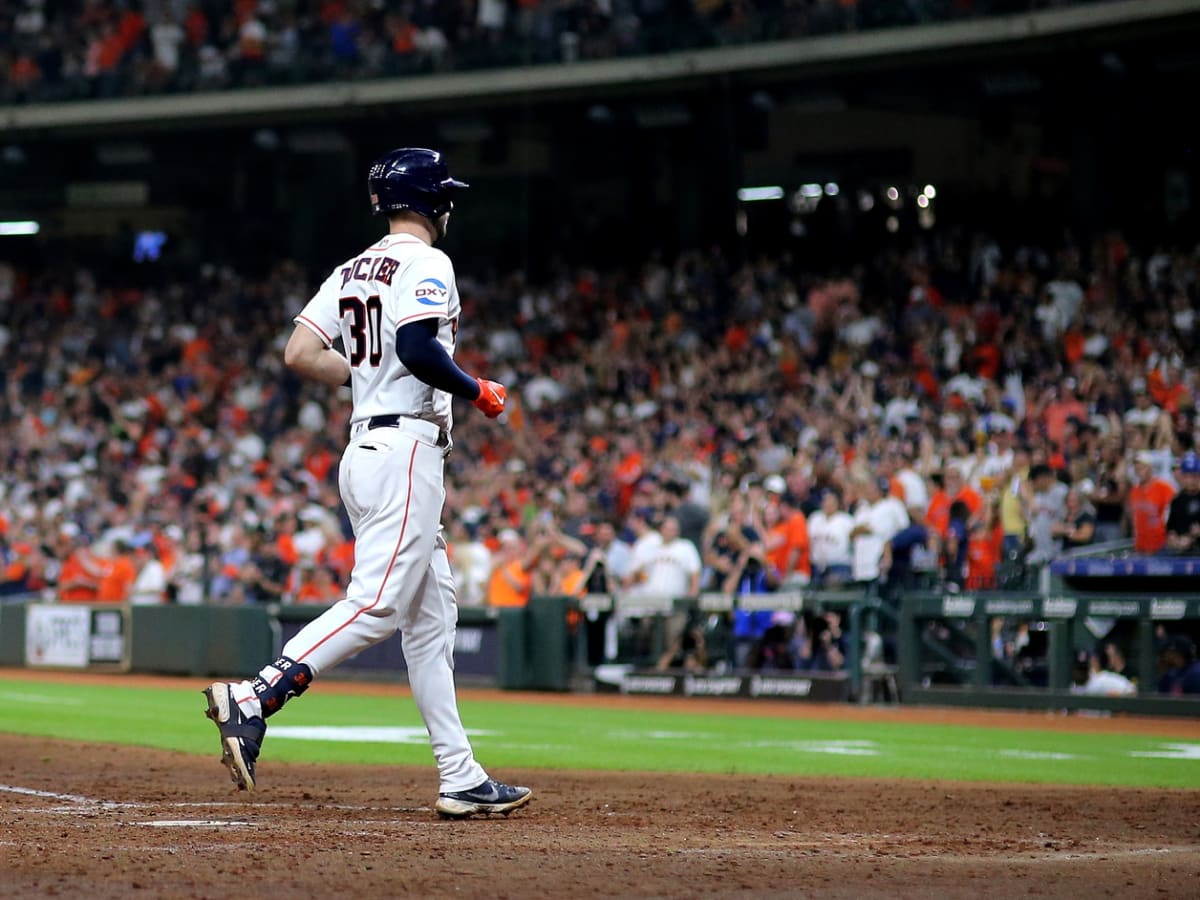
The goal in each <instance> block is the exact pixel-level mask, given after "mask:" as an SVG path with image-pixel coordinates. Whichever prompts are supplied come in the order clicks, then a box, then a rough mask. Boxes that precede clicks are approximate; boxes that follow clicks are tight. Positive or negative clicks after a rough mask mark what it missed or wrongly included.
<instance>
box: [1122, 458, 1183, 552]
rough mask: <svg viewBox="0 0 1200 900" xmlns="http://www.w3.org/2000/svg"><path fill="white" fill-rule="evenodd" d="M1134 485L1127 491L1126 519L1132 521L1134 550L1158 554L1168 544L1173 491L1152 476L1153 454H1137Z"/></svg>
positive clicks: (1173, 489)
mask: <svg viewBox="0 0 1200 900" xmlns="http://www.w3.org/2000/svg"><path fill="white" fill-rule="evenodd" d="M1133 474H1134V477H1135V478H1136V479H1137V484H1136V485H1135V486H1134V487H1132V488H1130V490H1129V501H1128V502H1129V516H1130V518H1131V519H1132V520H1133V549H1134V550H1136V551H1137V552H1138V553H1157V552H1158V551H1159V550H1161V549H1162V548H1163V547H1164V546H1166V543H1167V514H1168V511H1169V510H1170V508H1171V500H1172V499H1174V497H1175V488H1173V487H1171V485H1170V484H1168V483H1167V482H1166V481H1164V480H1163V479H1161V478H1159V477H1157V476H1156V475H1155V474H1154V454H1153V453H1152V452H1151V451H1149V450H1139V451H1138V454H1137V456H1135V457H1134V463H1133Z"/></svg>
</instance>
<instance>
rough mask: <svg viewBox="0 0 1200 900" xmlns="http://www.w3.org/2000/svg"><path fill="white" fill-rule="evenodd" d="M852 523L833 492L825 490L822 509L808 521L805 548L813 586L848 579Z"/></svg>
mask: <svg viewBox="0 0 1200 900" xmlns="http://www.w3.org/2000/svg"><path fill="white" fill-rule="evenodd" d="M853 528H854V519H853V518H852V517H851V516H850V514H849V513H847V512H845V511H844V510H842V508H841V497H840V496H839V494H838V492H837V490H836V489H835V488H826V489H825V493H824V494H823V495H822V496H821V508H820V509H819V510H817V511H816V512H815V513H813V514H812V515H811V516H809V517H808V547H809V558H810V560H811V562H812V574H813V582H814V583H815V584H822V585H826V586H829V585H832V584H838V583H841V582H843V581H847V580H849V578H850V560H851V555H850V531H851V529H853Z"/></svg>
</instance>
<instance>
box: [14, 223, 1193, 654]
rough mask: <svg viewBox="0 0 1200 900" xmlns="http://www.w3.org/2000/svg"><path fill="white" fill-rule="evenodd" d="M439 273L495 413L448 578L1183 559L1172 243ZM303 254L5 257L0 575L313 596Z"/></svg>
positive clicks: (455, 487) (330, 416)
mask: <svg viewBox="0 0 1200 900" xmlns="http://www.w3.org/2000/svg"><path fill="white" fill-rule="evenodd" d="M460 265H461V269H462V272H461V273H460V282H459V288H460V292H461V295H462V298H463V316H462V329H461V331H460V333H459V348H460V349H459V358H460V360H461V362H462V363H463V365H464V367H465V368H467V369H468V370H469V371H483V372H486V373H488V375H489V376H491V377H494V378H496V379H497V380H499V381H501V382H503V383H505V384H507V385H509V386H510V404H509V409H508V411H507V412H506V413H505V416H504V420H503V421H502V422H501V423H499V425H498V424H497V423H494V422H490V421H487V420H485V419H483V418H482V417H480V416H475V415H471V414H470V412H471V411H470V410H469V409H465V408H464V409H463V410H460V415H459V417H458V420H457V424H456V428H455V432H454V441H455V449H454V451H453V453H452V454H451V455H450V457H449V458H448V461H447V466H448V477H447V484H448V491H447V500H446V514H445V524H446V527H447V530H448V536H449V539H450V546H451V552H452V555H453V562H454V565H455V568H456V570H457V574H458V578H459V580H460V591H461V602H462V603H463V604H464V605H479V604H485V603H492V604H495V605H504V604H520V603H523V602H525V600H526V599H527V598H528V597H529V596H530V595H531V594H533V593H565V594H569V595H574V594H581V593H586V592H597V591H620V592H632V593H633V594H635V595H636V594H637V593H638V592H642V593H644V594H647V595H650V594H670V595H689V594H695V593H697V592H701V591H717V592H734V593H747V592H770V591H776V590H780V589H784V590H786V589H788V588H790V587H794V586H802V585H806V584H817V585H824V586H832V585H843V584H849V585H853V586H855V587H859V588H865V589H868V590H874V591H878V592H879V593H880V594H881V595H884V596H885V597H886V596H894V595H895V593H896V592H898V591H901V590H904V589H906V588H909V587H914V586H921V585H945V586H947V589H950V590H954V589H956V588H959V589H975V588H985V587H994V586H1000V587H1004V586H1012V585H1013V584H1014V583H1015V582H1014V581H1013V579H1019V578H1023V577H1025V574H1026V573H1027V572H1028V570H1029V569H1028V567H1029V566H1030V564H1034V565H1036V564H1040V563H1044V562H1046V561H1047V560H1050V559H1052V558H1054V557H1055V556H1056V555H1058V554H1060V553H1062V552H1064V550H1066V549H1069V548H1076V547H1080V546H1087V545H1089V544H1093V543H1098V542H1107V541H1113V540H1121V539H1128V538H1132V540H1133V542H1134V545H1135V547H1136V550H1137V551H1138V552H1142V553H1185V554H1188V553H1195V552H1196V548H1195V542H1196V540H1197V535H1198V534H1200V460H1197V459H1196V457H1195V456H1194V455H1191V451H1192V450H1193V448H1194V447H1195V446H1196V440H1197V437H1198V434H1197V427H1198V423H1197V419H1196V406H1195V400H1196V397H1197V394H1198V391H1200V367H1198V366H1197V363H1196V360H1197V359H1198V358H1200V357H1198V356H1197V353H1196V349H1197V348H1196V345H1197V339H1198V337H1200V334H1198V332H1197V323H1196V317H1195V312H1194V310H1195V308H1196V305H1197V304H1196V301H1197V297H1196V292H1197V273H1198V271H1200V255H1197V254H1196V253H1195V252H1193V251H1191V250H1190V248H1188V249H1184V250H1178V249H1172V248H1165V247H1149V248H1141V247H1136V246H1133V245H1131V244H1130V243H1129V242H1127V241H1126V240H1125V238H1124V237H1123V236H1122V235H1120V234H1118V233H1115V232H1110V233H1106V234H1104V235H1102V236H1100V237H1099V238H1097V239H1095V240H1094V241H1090V242H1088V243H1079V242H1076V241H1074V240H1072V239H1070V238H1064V239H1063V240H1062V241H1061V242H1060V243H1059V244H1058V245H1057V246H1048V247H1040V246H1034V245H1020V244H1004V245H1002V244H1001V243H1000V242H998V241H996V240H993V239H992V238H990V237H989V236H988V235H986V234H960V233H956V232H952V231H947V232H934V233H929V234H926V235H923V236H922V237H920V238H919V239H916V240H914V242H913V243H912V245H911V246H909V247H908V248H907V249H905V250H903V251H901V250H889V251H886V252H884V253H881V254H880V255H879V256H877V257H876V258H872V259H865V260H863V261H862V263H861V264H860V265H859V266H857V267H855V268H853V269H852V270H848V271H845V272H833V273H817V272H813V271H811V270H809V269H808V268H807V267H806V266H805V265H804V264H803V263H802V262H801V261H800V260H798V259H795V258H792V257H790V256H788V255H784V256H779V257H773V258H760V259H754V260H752V261H748V262H745V263H734V262H733V261H731V260H729V259H727V258H726V257H724V256H723V255H722V254H721V253H720V252H717V251H707V252H703V253H701V252H687V253H683V254H680V255H679V256H678V257H676V258H674V259H665V258H662V257H660V256H659V255H651V256H650V257H649V258H647V259H644V260H643V261H641V263H640V264H638V265H637V266H635V267H633V268H631V269H628V270H613V271H605V272H598V271H595V270H592V269H590V268H587V267H568V266H565V265H563V266H560V267H558V269H557V270H556V271H555V272H554V273H553V274H552V275H551V276H549V277H547V278H546V279H544V280H541V281H539V282H538V283H532V282H530V281H528V280H527V279H526V278H525V277H524V276H523V275H522V274H521V273H512V274H510V275H507V276H504V277H495V278H491V279H488V280H477V279H475V278H473V277H472V276H471V275H470V264H469V261H463V263H462V264H460ZM323 274H324V273H318V272H307V271H305V270H303V269H302V268H301V267H299V266H298V265H296V264H295V263H292V262H281V263H279V264H278V265H277V266H276V267H275V268H274V270H273V271H272V272H271V273H270V274H269V276H268V277H265V278H263V279H262V280H248V279H246V278H243V277H240V276H239V275H238V274H237V273H236V272H233V271H231V270H229V269H227V268H222V267H216V266H210V267H206V268H205V269H204V270H203V271H201V272H198V273H197V274H196V275H195V277H194V278H190V279H187V280H171V281H169V282H167V283H163V284H160V285H158V286H156V287H153V288H133V287H130V286H128V285H120V284H111V283H99V282H98V281H97V279H96V278H95V277H94V276H93V275H92V274H91V273H90V272H89V271H87V270H85V269H82V268H77V267H63V266H56V267H53V268H50V269H46V270H41V271H23V270H18V269H15V268H13V267H11V266H10V265H7V264H3V263H0V353H3V354H4V357H5V359H6V362H7V364H6V366H5V367H3V369H2V370H0V454H2V457H3V459H2V463H0V465H2V466H3V469H4V473H5V477H4V479H3V482H2V484H0V563H2V564H3V582H2V583H0V591H3V592H7V593H21V594H27V593H31V592H32V593H39V592H48V593H51V594H55V595H58V596H60V597H61V598H62V599H64V600H132V601H133V602H169V601H174V602H179V603H199V602H210V603H220V604H236V603H262V602H285V603H290V602H297V603H303V602H318V603H321V602H328V601H330V600H332V599H335V598H336V597H338V596H339V594H340V588H341V585H344V584H345V583H346V580H347V577H346V576H347V573H348V571H349V567H350V565H351V564H352V560H353V545H352V542H351V540H350V537H351V536H350V533H349V530H348V528H347V523H346V520H345V519H344V517H343V515H342V514H341V512H340V504H339V501H338V495H337V489H336V467H337V461H338V454H339V452H340V448H341V447H342V446H343V444H344V439H345V428H346V423H347V416H348V411H349V397H348V392H347V391H334V392H330V391H328V390H325V389H322V388H319V387H314V386H313V385H310V384H302V383H300V382H299V381H297V380H296V379H295V378H294V377H293V376H291V375H290V374H289V373H288V372H287V371H285V370H284V368H283V366H282V347H283V344H284V342H285V341H286V338H287V336H288V334H289V333H290V330H291V317H292V316H293V315H294V314H295V313H296V312H297V311H298V310H299V309H300V308H301V307H302V306H303V304H304V302H305V300H306V299H307V297H308V296H309V293H310V291H311V289H312V286H313V284H315V283H316V282H315V279H316V278H317V277H320V276H323ZM759 615H760V616H761V617H760V618H755V617H754V616H746V617H743V618H742V619H739V620H738V621H736V622H734V623H733V627H734V631H735V633H737V634H740V635H753V636H755V637H758V638H761V637H762V636H763V635H764V634H766V633H767V632H768V630H769V629H771V628H773V627H776V626H779V630H778V631H776V632H773V633H772V634H777V635H778V634H782V635H783V638H782V639H781V640H780V641H777V642H770V641H768V642H760V644H759V645H758V646H757V647H756V648H755V650H754V652H756V653H758V654H759V656H760V658H767V659H768V662H766V663H765V664H766V665H776V666H778V667H789V666H790V667H812V666H818V667H819V666H835V665H837V664H838V660H839V657H842V656H844V648H839V645H838V643H837V641H834V642H833V644H832V646H831V647H826V646H824V645H823V644H822V643H821V642H822V641H828V640H830V637H834V636H837V632H836V631H835V630H834V623H830V622H824V623H822V622H814V621H805V620H804V618H803V617H801V618H800V620H799V623H798V622H797V620H796V619H795V618H794V617H793V618H792V619H791V620H787V617H786V616H779V615H774V616H773V615H772V614H770V613H766V614H759ZM800 624H802V625H803V630H804V633H801V632H802V628H801V627H799V626H800ZM739 629H740V630H739ZM823 634H827V635H829V636H830V637H821V635H823ZM597 640H601V638H600V637H597ZM680 649H681V651H682V650H683V648H680ZM691 649H692V650H693V655H695V648H691ZM831 650H832V652H830V651H831ZM764 654H765V655H766V656H765V657H764Z"/></svg>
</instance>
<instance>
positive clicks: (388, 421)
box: [367, 414, 450, 447]
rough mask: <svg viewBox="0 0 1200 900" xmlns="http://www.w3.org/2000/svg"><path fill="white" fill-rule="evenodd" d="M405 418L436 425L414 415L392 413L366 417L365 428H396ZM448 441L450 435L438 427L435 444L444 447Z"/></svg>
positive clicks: (372, 429) (370, 429)
mask: <svg viewBox="0 0 1200 900" xmlns="http://www.w3.org/2000/svg"><path fill="white" fill-rule="evenodd" d="M405 419H412V420H413V421H416V422H425V423H426V424H429V425H433V426H434V427H435V428H436V427H437V426H436V425H435V423H433V422H430V421H429V420H428V419H418V418H416V416H401V415H396V414H394V415H390V416H371V418H369V419H367V430H368V431H374V430H375V429H376V428H396V427H398V426H399V425H400V423H401V422H402V421H404V420H405ZM449 443H450V436H449V435H448V434H446V431H445V429H444V428H438V437H437V445H438V446H439V447H445V446H446V445H447V444H449Z"/></svg>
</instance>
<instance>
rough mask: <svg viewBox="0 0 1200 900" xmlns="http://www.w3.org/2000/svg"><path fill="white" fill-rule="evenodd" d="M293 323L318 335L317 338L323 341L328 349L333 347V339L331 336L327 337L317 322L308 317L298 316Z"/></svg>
mask: <svg viewBox="0 0 1200 900" xmlns="http://www.w3.org/2000/svg"><path fill="white" fill-rule="evenodd" d="M293 321H294V322H295V323H296V324H297V325H303V326H305V327H306V328H307V329H308V330H309V331H311V332H313V334H315V335H317V337H319V338H320V339H321V340H323V341H324V342H325V346H326V347H332V346H333V338H331V337H330V336H329V335H327V334H326V333H325V332H324V331H323V330H322V329H321V326H320V325H318V324H317V323H316V322H314V321H313V320H312V319H310V318H308V316H305V315H299V316H296V318H295V319H294V320H293Z"/></svg>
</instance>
